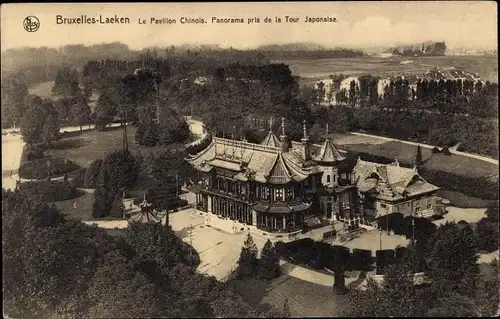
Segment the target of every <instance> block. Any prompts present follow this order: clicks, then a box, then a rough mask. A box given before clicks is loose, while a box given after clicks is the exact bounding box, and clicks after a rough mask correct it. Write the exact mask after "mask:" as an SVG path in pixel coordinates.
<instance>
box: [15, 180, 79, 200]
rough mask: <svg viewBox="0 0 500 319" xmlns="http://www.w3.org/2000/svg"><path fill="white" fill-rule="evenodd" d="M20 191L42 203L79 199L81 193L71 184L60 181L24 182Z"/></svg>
mask: <svg viewBox="0 0 500 319" xmlns="http://www.w3.org/2000/svg"><path fill="white" fill-rule="evenodd" d="M19 191H20V192H22V193H23V194H26V196H27V197H35V198H37V199H39V200H40V201H42V202H59V201H63V200H68V199H73V198H76V197H78V195H79V192H78V191H77V190H76V188H75V187H73V186H71V185H70V184H69V183H64V182H60V181H34V182H23V183H21V184H20V186H19Z"/></svg>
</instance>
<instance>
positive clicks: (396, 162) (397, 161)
mask: <svg viewBox="0 0 500 319" xmlns="http://www.w3.org/2000/svg"><path fill="white" fill-rule="evenodd" d="M394 164H396V165H397V166H399V160H398V158H397V157H396V161H395V162H394Z"/></svg>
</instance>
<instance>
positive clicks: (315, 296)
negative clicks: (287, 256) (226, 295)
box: [229, 275, 345, 317]
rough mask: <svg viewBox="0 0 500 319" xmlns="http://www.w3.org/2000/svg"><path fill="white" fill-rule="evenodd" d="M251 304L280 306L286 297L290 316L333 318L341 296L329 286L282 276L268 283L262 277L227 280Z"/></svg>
mask: <svg viewBox="0 0 500 319" xmlns="http://www.w3.org/2000/svg"><path fill="white" fill-rule="evenodd" d="M229 285H230V286H231V287H233V289H235V290H236V291H237V292H238V293H239V294H240V295H241V296H242V297H243V299H245V301H247V302H248V303H250V304H254V305H255V304H258V303H261V304H263V305H265V304H268V305H273V306H274V307H276V308H281V309H282V308H283V305H284V303H285V299H288V306H289V308H290V313H291V315H292V317H332V316H339V315H340V310H341V309H342V305H343V302H344V300H345V297H344V296H338V295H335V294H333V290H332V287H328V286H323V285H316V284H312V283H309V282H307V281H303V280H300V279H296V278H294V277H291V276H288V275H283V276H280V277H278V278H276V279H274V280H272V281H271V282H270V283H266V282H263V281H261V280H247V281H239V280H233V281H231V282H229Z"/></svg>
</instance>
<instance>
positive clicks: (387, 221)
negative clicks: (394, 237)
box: [385, 208, 390, 235]
mask: <svg viewBox="0 0 500 319" xmlns="http://www.w3.org/2000/svg"><path fill="white" fill-rule="evenodd" d="M385 219H386V223H387V235H389V234H390V233H389V210H388V209H387V208H386V211H385Z"/></svg>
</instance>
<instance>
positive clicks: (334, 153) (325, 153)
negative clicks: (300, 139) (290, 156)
mask: <svg viewBox="0 0 500 319" xmlns="http://www.w3.org/2000/svg"><path fill="white" fill-rule="evenodd" d="M345 158H346V157H345V156H344V155H342V154H341V153H340V151H339V150H338V149H337V147H336V146H335V144H333V141H332V140H331V139H330V138H329V137H327V138H326V139H325V141H324V142H323V144H322V145H321V148H320V150H319V152H318V153H317V155H316V156H315V157H314V158H313V159H314V160H315V161H317V162H340V161H343V160H344V159H345Z"/></svg>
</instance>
